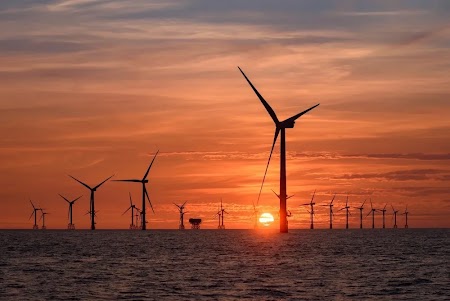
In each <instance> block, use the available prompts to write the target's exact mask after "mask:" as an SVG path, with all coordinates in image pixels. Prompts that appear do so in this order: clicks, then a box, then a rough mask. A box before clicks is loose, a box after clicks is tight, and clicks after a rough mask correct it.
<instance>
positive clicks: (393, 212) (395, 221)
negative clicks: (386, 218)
mask: <svg viewBox="0 0 450 301" xmlns="http://www.w3.org/2000/svg"><path fill="white" fill-rule="evenodd" d="M391 207H392V214H393V215H394V228H397V213H398V210H395V209H394V206H392V204H391Z"/></svg>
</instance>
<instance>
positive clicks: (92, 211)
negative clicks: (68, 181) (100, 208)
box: [69, 175, 114, 230]
mask: <svg viewBox="0 0 450 301" xmlns="http://www.w3.org/2000/svg"><path fill="white" fill-rule="evenodd" d="M69 177H71V178H72V179H74V180H75V181H77V182H78V183H80V184H81V185H83V186H84V187H86V188H87V189H89V190H90V191H91V198H90V207H89V213H90V214H91V230H95V217H96V215H95V212H96V211H95V198H94V195H95V191H97V189H98V188H99V187H100V186H102V185H103V184H104V183H105V182H106V181H108V180H109V179H111V178H112V177H114V175H112V176H110V177H109V178H107V179H106V180H104V181H103V182H101V183H100V184H98V185H97V186H94V187H91V186H89V185H87V184H85V183H83V182H81V181H80V180H78V179H76V178H74V177H72V176H71V175H69Z"/></svg>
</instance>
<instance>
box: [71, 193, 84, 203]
mask: <svg viewBox="0 0 450 301" xmlns="http://www.w3.org/2000/svg"><path fill="white" fill-rule="evenodd" d="M81 197H82V195H80V196H79V197H77V198H76V199H75V200H73V201H72V204H75V202H76V201H78V200H79V199H80V198H81Z"/></svg>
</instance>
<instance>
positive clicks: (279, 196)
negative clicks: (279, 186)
mask: <svg viewBox="0 0 450 301" xmlns="http://www.w3.org/2000/svg"><path fill="white" fill-rule="evenodd" d="M270 190H272V192H273V193H275V195H276V196H277V197H278V198H280V195H278V194H277V193H276V192H275V191H273V189H270Z"/></svg>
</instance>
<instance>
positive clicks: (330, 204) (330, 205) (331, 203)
mask: <svg viewBox="0 0 450 301" xmlns="http://www.w3.org/2000/svg"><path fill="white" fill-rule="evenodd" d="M335 197H336V194H334V196H333V198H332V199H331V202H330V203H329V204H327V205H320V206H322V207H330V229H333V215H334V213H333V206H334V205H333V201H334V198H335Z"/></svg>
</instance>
